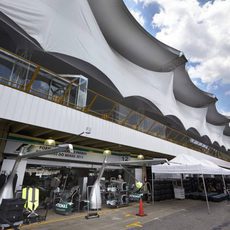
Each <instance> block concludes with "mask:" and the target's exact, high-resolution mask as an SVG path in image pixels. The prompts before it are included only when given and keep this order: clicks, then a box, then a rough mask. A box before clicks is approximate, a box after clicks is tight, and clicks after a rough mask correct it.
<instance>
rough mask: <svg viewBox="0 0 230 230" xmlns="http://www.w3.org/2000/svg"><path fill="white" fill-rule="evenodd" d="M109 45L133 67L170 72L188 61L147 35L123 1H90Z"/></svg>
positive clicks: (176, 51)
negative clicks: (133, 65)
mask: <svg viewBox="0 0 230 230" xmlns="http://www.w3.org/2000/svg"><path fill="white" fill-rule="evenodd" d="M88 2H89V4H90V7H91V9H92V11H93V14H94V16H95V18H96V20H97V22H98V25H99V27H100V29H101V31H102V33H103V34H104V36H105V38H106V40H107V42H108V43H109V44H110V45H111V47H113V48H114V49H115V50H117V51H118V52H119V53H120V54H121V55H123V56H124V57H126V58H127V59H128V60H130V61H132V62H133V63H135V64H137V65H139V66H141V67H143V68H146V69H149V70H153V71H162V72H167V71H171V70H173V69H174V68H175V67H176V66H178V65H181V64H182V63H185V62H186V61H187V60H186V58H185V57H184V55H182V53H181V52H180V51H178V50H176V49H174V48H172V47H169V46H167V45H165V44H163V43H161V42H160V41H158V40H157V39H155V38H154V37H152V36H151V35H150V34H149V33H148V32H147V31H145V30H144V29H143V28H142V27H141V26H140V25H139V23H138V22H137V21H136V20H135V19H134V17H133V16H132V15H131V14H130V12H129V11H128V9H127V8H126V6H125V4H124V3H123V1H122V0H109V1H108V0H97V1H95V0H88Z"/></svg>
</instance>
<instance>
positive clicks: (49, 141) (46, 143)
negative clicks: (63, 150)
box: [44, 137, 56, 146]
mask: <svg viewBox="0 0 230 230" xmlns="http://www.w3.org/2000/svg"><path fill="white" fill-rule="evenodd" d="M44 145H48V146H55V145H56V141H55V140H53V139H52V138H51V137H50V138H48V139H46V140H45V141H44Z"/></svg>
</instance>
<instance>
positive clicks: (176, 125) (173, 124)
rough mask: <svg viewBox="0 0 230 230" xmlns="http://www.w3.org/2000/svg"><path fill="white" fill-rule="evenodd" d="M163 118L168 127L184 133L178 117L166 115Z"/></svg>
mask: <svg viewBox="0 0 230 230" xmlns="http://www.w3.org/2000/svg"><path fill="white" fill-rule="evenodd" d="M165 117H166V118H167V121H168V122H169V125H170V127H173V128H176V129H178V130H181V131H185V127H184V125H183V123H182V122H181V120H180V119H179V118H178V117H176V116H174V115H166V116H165Z"/></svg>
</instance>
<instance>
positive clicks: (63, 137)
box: [52, 134, 71, 141]
mask: <svg viewBox="0 0 230 230" xmlns="http://www.w3.org/2000/svg"><path fill="white" fill-rule="evenodd" d="M70 135H71V134H63V135H57V136H55V135H53V136H52V138H53V139H54V140H55V141H57V140H60V139H65V138H67V137H70Z"/></svg>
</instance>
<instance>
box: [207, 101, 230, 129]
mask: <svg viewBox="0 0 230 230" xmlns="http://www.w3.org/2000/svg"><path fill="white" fill-rule="evenodd" d="M206 121H207V122H208V123H210V124H212V125H218V126H219V125H225V124H227V123H229V121H230V120H229V119H228V118H227V117H225V116H224V115H222V114H220V113H219V112H218V111H217V109H216V105H215V103H212V104H210V105H209V106H208V112H207V115H206Z"/></svg>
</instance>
